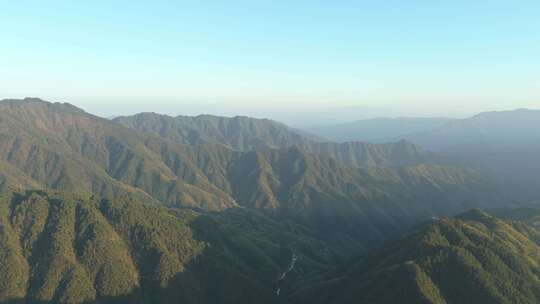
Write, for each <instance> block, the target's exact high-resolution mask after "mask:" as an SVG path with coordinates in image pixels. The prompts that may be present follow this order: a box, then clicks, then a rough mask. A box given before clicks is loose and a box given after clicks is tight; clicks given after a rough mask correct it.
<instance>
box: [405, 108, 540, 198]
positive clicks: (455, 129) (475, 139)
mask: <svg viewBox="0 0 540 304" xmlns="http://www.w3.org/2000/svg"><path fill="white" fill-rule="evenodd" d="M539 122H540V110H527V109H519V110H514V111H499V112H485V113H480V114H478V115H475V116H473V117H471V118H466V119H460V120H455V121H453V122H450V123H448V124H445V125H443V126H441V127H439V128H436V129H433V130H430V131H425V132H420V133H414V134H409V135H406V136H403V138H404V139H406V140H410V141H412V142H414V143H416V144H420V145H422V146H424V147H426V148H427V149H429V150H431V151H435V152H437V153H438V154H442V155H444V156H446V157H450V158H453V159H455V160H456V161H458V162H460V163H464V164H466V165H467V166H469V167H473V168H475V169H476V170H477V171H479V172H481V173H482V174H484V175H486V176H492V177H494V178H495V179H497V180H498V181H499V183H500V185H501V186H500V187H501V188H507V189H513V190H512V195H513V196H514V197H515V198H516V199H518V200H522V201H529V200H530V201H532V200H535V201H536V200H538V196H539V195H540V191H539V190H538V189H540V181H539V179H538V178H537V177H538V172H539V171H540V161H538V157H537V156H538V155H539V154H540V123H539Z"/></svg>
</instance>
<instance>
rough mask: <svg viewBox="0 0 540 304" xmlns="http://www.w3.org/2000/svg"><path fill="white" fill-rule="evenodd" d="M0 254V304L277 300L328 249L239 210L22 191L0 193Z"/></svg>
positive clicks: (301, 281) (319, 268) (313, 270)
mask: <svg viewBox="0 0 540 304" xmlns="http://www.w3.org/2000/svg"><path fill="white" fill-rule="evenodd" d="M291 254H293V255H294V256H295V257H296V259H297V260H296V263H295V264H296V268H297V269H301V272H299V273H298V272H297V270H292V271H288V272H287V275H286V277H283V278H281V277H282V276H283V275H282V274H283V272H285V271H287V267H288V265H289V262H290V260H291ZM0 257H1V258H0V270H1V271H2V277H1V278H0V303H30V302H31V303H199V304H201V303H202V304H204V303H253V302H255V301H256V302H257V303H286V298H285V296H286V295H287V292H288V289H289V288H293V287H295V285H299V286H304V285H305V284H307V282H308V281H309V278H310V277H312V276H313V275H317V274H319V273H322V272H323V271H328V270H329V269H330V265H331V263H332V250H331V249H330V248H328V247H327V246H325V244H324V243H322V242H320V241H318V240H317V239H314V238H313V237H311V236H310V231H309V230H308V229H306V228H305V227H301V226H299V225H296V224H294V223H281V222H276V221H274V220H271V219H269V218H267V217H264V216H262V215H260V214H258V213H256V212H250V211H248V210H241V209H240V210H231V211H228V212H224V213H220V214H207V215H202V214H198V213H196V212H193V211H186V210H184V211H180V210H173V209H167V208H163V207H159V206H155V205H153V204H150V205H149V204H146V203H142V202H139V201H135V200H131V199H128V198H124V199H120V198H119V199H115V200H101V199H96V198H91V197H86V196H80V195H76V194H67V193H58V192H45V191H25V192H4V193H2V195H1V196H0ZM277 278H281V279H280V280H278V279H277ZM289 286H290V287H289ZM276 288H280V290H281V291H283V292H282V293H281V296H278V295H276V292H275V290H276Z"/></svg>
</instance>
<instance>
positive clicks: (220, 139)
mask: <svg viewBox="0 0 540 304" xmlns="http://www.w3.org/2000/svg"><path fill="white" fill-rule="evenodd" d="M113 120H114V121H115V122H117V123H119V124H122V125H124V126H126V127H130V128H133V129H136V130H139V131H143V132H146V133H150V134H154V135H157V136H160V137H163V138H166V139H169V140H171V141H174V142H176V143H180V144H185V145H197V144H205V143H206V144H222V145H225V146H226V147H228V148H231V149H233V150H239V151H249V150H253V149H261V148H284V147H290V146H294V145H301V144H305V143H308V142H315V141H319V140H321V139H319V138H317V137H315V136H312V135H309V134H307V133H305V132H303V131H298V130H295V129H292V128H289V127H287V126H286V125H284V124H281V123H278V122H275V121H272V120H269V119H255V118H250V117H244V116H235V117H221V116H212V115H199V116H195V117H191V116H176V117H171V116H168V115H161V114H155V113H141V114H137V115H133V116H121V117H116V118H114V119H113Z"/></svg>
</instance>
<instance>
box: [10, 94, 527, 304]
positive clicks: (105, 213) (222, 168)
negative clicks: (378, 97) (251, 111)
mask: <svg viewBox="0 0 540 304" xmlns="http://www.w3.org/2000/svg"><path fill="white" fill-rule="evenodd" d="M451 123H452V124H453V123H454V122H451ZM419 134H420V133H419ZM456 136H458V137H459V135H456ZM415 138H416V137H414V136H411V138H410V139H408V138H407V139H403V138H402V139H399V138H398V139H397V140H396V141H394V142H387V143H366V142H359V141H350V142H333V141H329V140H327V139H325V138H324V137H320V136H317V135H312V134H310V133H308V132H305V131H301V130H298V129H294V128H290V127H288V126H286V125H284V124H281V123H279V122H275V121H272V120H267V119H254V118H249V117H216V116H209V115H201V116H196V117H187V116H177V117H171V116H167V115H161V114H155V113H141V114H137V115H134V116H122V117H116V118H114V119H112V120H110V119H104V118H100V117H97V116H94V115H92V114H89V113H86V112H85V111H83V110H82V109H79V108H77V107H75V106H73V105H71V104H67V103H50V102H46V101H43V100H41V99H37V98H26V99H24V100H3V101H0V193H1V196H0V197H1V200H0V256H1V257H2V259H1V260H0V272H2V273H5V274H6V278H7V279H4V280H2V279H0V303H4V302H5V303H26V302H31V303H34V302H36V303H154V302H160V303H177V302H185V303H253V302H254V301H256V302H258V303H304V302H306V301H311V302H316V303H318V302H317V301H319V302H321V303H336V301H338V300H336V299H339V301H338V303H339V302H343V303H347V301H352V300H355V301H360V303H364V302H365V303H372V302H374V303H379V302H378V301H377V300H376V299H378V298H381V299H387V300H384V301H386V302H389V301H392V300H395V299H398V297H399V296H401V294H399V293H398V292H399V290H398V289H396V290H397V291H396V293H386V294H385V292H384V291H383V289H381V288H382V287H381V286H385V285H386V284H390V285H392V284H398V283H399V284H401V282H403V284H405V285H403V286H407V290H410V291H411V292H413V293H411V294H407V295H406V296H407V299H408V300H409V299H410V301H409V302H410V303H417V302H422V301H424V302H427V303H459V299H457V298H452V297H451V296H449V295H448V293H447V292H448V291H447V290H446V289H445V288H452V286H450V287H446V285H445V284H450V283H448V282H446V281H444V282H442V281H437V280H438V279H437V277H436V272H437V271H442V270H439V268H437V267H447V266H446V265H447V264H448V265H450V264H452V263H455V262H456V259H460V258H462V256H459V257H454V256H450V255H443V256H439V255H436V254H435V251H436V250H439V249H441V248H443V247H444V246H446V245H445V244H446V243H444V244H443V243H434V244H429V245H430V246H431V247H430V246H427V245H425V244H424V243H418V242H419V239H418V237H417V236H418V235H424V234H426V233H428V232H426V230H425V229H428V230H429V229H439V230H441V229H442V230H444V231H446V230H448V229H450V228H448V227H447V226H448V225H450V226H452V227H454V226H456V227H457V228H455V229H457V230H459V231H461V232H462V233H465V232H463V231H465V230H466V231H467V233H466V234H467V236H468V235H469V234H470V233H473V232H474V233H477V234H478V235H476V236H472V237H471V238H470V239H468V240H469V241H470V242H471V244H473V245H474V246H476V247H477V248H479V249H478V250H484V249H485V248H490V250H492V251H493V252H491V253H489V254H490V255H489V256H491V255H493V254H494V255H501V256H507V255H509V254H514V255H515V257H512V259H514V258H515V259H516V261H518V260H519V265H520V266H519V267H522V268H524V269H527V271H529V272H530V273H535V274H536V268H534V267H533V266H534V265H533V264H530V263H529V264H527V263H524V262H523V261H522V260H521V259H523V256H527V255H529V253H530V252H531V250H534V248H536V247H534V246H533V245H531V243H530V242H533V243H534V242H536V241H535V240H537V235H536V233H537V230H536V227H535V226H534V225H532V224H531V223H532V222H533V221H532V220H528V221H526V220H523V219H516V218H512V219H510V218H505V217H504V216H503V215H501V214H496V215H497V216H500V217H501V218H504V220H502V219H498V218H495V217H493V216H489V215H487V214H484V213H482V212H480V211H474V212H472V213H471V212H469V213H466V214H462V215H461V216H460V217H458V218H456V219H446V218H445V217H448V216H453V215H456V214H459V213H462V212H464V211H466V210H468V209H470V208H483V209H486V210H506V209H504V208H514V207H515V206H519V205H524V204H525V201H522V200H521V197H514V196H512V195H511V194H513V193H515V191H516V190H515V188H514V187H511V190H512V191H507V189H506V188H505V187H501V183H500V182H501V180H502V179H501V178H498V177H493V176H492V175H490V174H488V171H486V170H484V169H483V168H482V167H480V166H475V165H471V164H470V162H469V161H467V160H464V159H459V158H457V157H455V154H451V153H442V152H441V151H440V150H437V149H434V146H431V145H426V148H424V147H422V146H420V145H418V144H416V143H414V142H415V141H418V142H419V140H416V139H415ZM512 210H513V209H512ZM518 210H519V209H518ZM516 212H517V211H516ZM467 214H468V215H471V214H475V216H476V217H474V218H468V217H467ZM440 218H443V219H440ZM486 219H489V221H488V220H486ZM505 220H506V221H508V220H522V222H521V223H520V224H505V223H507V222H505ZM426 222H427V224H423V226H422V228H417V229H420V230H414V227H418V225H419V224H421V223H426ZM478 223H480V224H478ZM471 225H472V226H474V227H476V228H474V229H473V230H474V231H473V232H470V231H469V230H467V229H469V226H471ZM480 225H483V226H480ZM508 225H510V226H508ZM477 226H478V227H477ZM425 227H431V228H425ZM433 227H439V228H433ZM441 227H443V228H444V227H446V228H444V229H443V228H441ZM508 227H510V228H511V229H514V230H515V231H513V230H512V231H511V230H509V229H510V228H508ZM447 228H448V229H447ZM507 228H508V229H507ZM411 229H413V231H416V232H414V233H413V234H412V235H416V237H413V236H411ZM422 229H424V230H422ZM445 229H446V230H445ZM471 229H472V228H471ZM501 229H502V230H504V229H506V230H508V231H507V234H508V235H512V236H515V237H516V238H518V239H519V241H520V242H521V241H522V242H523V244H522V246H523V247H527V248H529V247H530V248H529V249H527V250H528V251H518V252H507V251H504V250H503V249H501V248H499V247H504V246H505V245H506V243H504V242H502V241H501V242H499V241H500V240H499V238H493V239H485V238H482V237H483V236H484V235H491V234H492V233H498V232H499V230H501ZM516 229H517V230H516ZM439 230H438V231H439ZM419 231H420V232H419ZM469 232H470V233H469ZM429 233H431V232H429ZM429 233H428V234H429ZM445 233H446V232H445ZM445 233H441V234H442V236H436V237H437V238H438V239H443V238H446V240H448V241H449V242H450V245H448V246H449V247H451V248H450V249H448V252H454V251H456V250H457V251H459V250H461V249H459V248H461V247H460V246H462V247H463V246H465V245H464V244H465V243H466V240H465V239H464V238H463V239H461V235H459V237H458V238H457V239H451V236H450V235H449V234H445ZM518 233H519V234H522V235H523V237H521V236H519V237H518V236H517V234H518ZM455 234H456V233H454V232H452V233H451V235H452V236H453V235H455ZM506 236H507V235H506V234H505V235H504V237H506ZM504 237H503V236H501V237H500V238H503V239H504ZM523 238H527V239H529V240H530V242H529V241H526V240H525V239H523ZM454 241H455V243H453V242H454ZM441 242H442V241H441ZM490 242H491V243H490ZM512 242H513V241H512ZM512 242H511V243H512ZM512 244H514V243H512ZM535 244H537V243H535ZM473 245H471V246H473ZM392 246H393V247H392ZM441 246H442V247H441ZM456 246H457V247H459V248H457V249H456V248H454V247H456ZM512 246H517V245H515V244H514V245H512ZM520 246H521V245H520ZM535 246H536V245H535ZM465 247H466V246H465ZM385 248H392V249H385ZM411 248H414V249H415V250H416V249H418V250H417V251H414V250H413V249H411ZM531 248H532V249H531ZM409 249H410V250H413V251H408V250H409ZM441 250H442V249H441ZM444 250H447V249H444ZM463 250H469V251H470V250H472V249H471V248H469V247H466V248H465V249H463ZM460 252H461V251H460ZM471 252H473V251H471ZM469 253H470V252H469ZM469 253H467V254H469ZM474 253H475V252H473V253H472V254H474ZM460 254H461V253H460ZM464 254H465V253H464ZM486 254H487V253H486ZM466 257H467V258H468V257H469V255H466ZM409 259H410V260H412V261H414V263H416V264H414V265H412V266H410V265H411V264H410V263H409ZM426 259H427V260H429V261H431V260H432V259H435V260H440V259H442V260H441V265H443V264H444V265H445V266H441V265H439V264H437V265H431V264H429V263H427V262H425V260H426ZM444 259H447V260H444ZM478 259H480V258H479V257H478ZM532 259H533V260H534V259H536V258H535V257H532ZM365 261H370V262H369V263H367V262H365ZM371 261H373V262H371ZM534 261H536V260H534ZM522 262H523V263H522ZM426 263H427V264H426ZM531 263H532V262H531ZM404 265H405V266H404ZM512 265H513V264H512ZM413 266H414V267H413ZM432 266H433V267H434V268H433V269H435V270H432V269H431V268H429V267H432ZM469 266H470V265H469V264H467V267H469ZM467 267H465V266H464V267H462V268H459V272H463V273H468V272H470V271H473V270H471V269H474V271H476V270H477V268H467ZM471 267H472V266H471ZM394 268H395V272H393V271H394V270H393V269H394ZM441 269H446V268H441ZM520 269H521V268H520ZM492 270H493V269H491V268H490V269H488V270H486V271H487V274H486V276H488V277H489V279H486V280H488V281H489V284H499V283H497V282H495V281H496V279H494V278H492V277H496V276H497V275H499V273H496V272H493V273H491V272H490V271H492ZM524 271H525V270H524ZM529 272H527V275H529V274H530V273H529ZM524 273H525V272H524ZM488 274H489V275H488ZM504 275H505V276H509V277H511V278H512V281H511V282H514V283H512V284H517V287H515V286H510V287H508V286H506V285H505V286H506V287H504V288H507V289H505V290H508V292H510V293H518V292H524V290H532V289H530V288H533V287H528V285H523V284H524V283H523V282H522V281H514V277H512V276H511V275H510V274H508V273H504ZM391 277H396V278H401V279H399V280H398V279H396V280H394V281H392V280H391V279H390V278H391ZM531 278H532V277H531ZM428 279H429V280H428ZM430 280H431V281H430ZM469 280H470V281H472V282H476V280H478V279H477V278H476V277H467V282H468V281H469ZM494 280H495V281H494ZM467 282H465V283H466V284H468V283H467ZM494 282H495V283H494ZM471 284H473V283H471ZM486 284H487V285H482V288H483V289H482V290H484V289H485V290H484V291H482V292H485V293H486V294H489V295H482V296H479V297H478V298H477V299H481V300H482V301H487V299H492V300H493V299H494V301H495V303H499V302H500V303H504V301H506V300H507V299H511V297H509V296H507V295H506V294H503V295H496V294H495V293H493V292H492V291H491V289H489V288H492V287H491V286H492V285H489V284H488V283H486ZM488 285H489V286H488ZM353 286H354V287H353ZM356 286H359V287H358V288H357V287H356ZM392 286H393V285H392ZM395 286H396V288H397V286H398V285H395ZM496 286H499V285H496ZM501 286H502V285H501ZM360 287H361V288H360ZM469 287H470V286H469ZM469 287H467V286H465V287H463V288H464V289H463V290H464V291H467V292H472V291H470V290H469V289H467V288H469ZM362 288H364V289H362ZM459 288H461V287H459ZM512 288H513V289H512ZM534 288H536V287H534ZM505 292H506V291H505ZM531 292H533V294H532V295H531V294H529V293H527V294H525V295H524V296H523V297H522V298H519V299H521V300H522V302H523V303H533V302H534V301H533V300H535V299H536V298H537V297H536V294H534V291H531ZM420 299H421V300H420ZM426 299H427V300H426ZM384 301H382V300H381V301H380V303H384ZM456 301H458V302H456ZM497 301H499V302H497Z"/></svg>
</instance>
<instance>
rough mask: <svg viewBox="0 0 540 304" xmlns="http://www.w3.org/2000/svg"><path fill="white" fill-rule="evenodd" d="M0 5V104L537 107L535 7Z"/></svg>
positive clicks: (303, 110) (313, 110) (279, 110)
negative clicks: (19, 100)
mask: <svg viewBox="0 0 540 304" xmlns="http://www.w3.org/2000/svg"><path fill="white" fill-rule="evenodd" d="M0 7H1V9H0V98H22V97H25V96H32V97H40V98H43V99H46V100H50V101H60V102H70V103H73V104H75V105H77V106H80V107H82V108H84V109H85V110H87V111H89V112H92V113H95V114H98V115H102V116H112V115H119V114H132V113H135V112H141V111H154V112H160V113H165V114H170V115H178V114H186V115H194V114H199V113H211V114H219V115H234V114H241V115H253V116H268V117H269V118H274V119H278V120H279V119H280V118H282V120H289V122H291V121H292V122H293V123H294V121H295V120H298V121H300V120H302V119H303V118H305V117H307V116H310V115H311V116H310V117H316V116H317V115H319V116H320V115H323V116H324V114H327V115H334V116H343V117H345V116H346V117H347V119H349V116H351V119H352V118H355V117H358V118H366V117H369V116H429V115H437V116H465V115H469V114H474V113H476V112H480V111H486V110H505V109H515V108H540V18H539V16H540V1H537V0H535V1H519V0H516V1H495V0H494V1H482V0H476V1H402V0H400V1H393V0H387V1H360V0H358V1H339V0H336V1H318V0H310V1H304V0H295V1H291V0H288V1H281V0H273V1H257V0H251V1H233V0H231V1H224V0H223V1H211V0H207V1H159V0H158V1H24V0H20V1H4V0H0ZM321 117H322V116H321Z"/></svg>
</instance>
